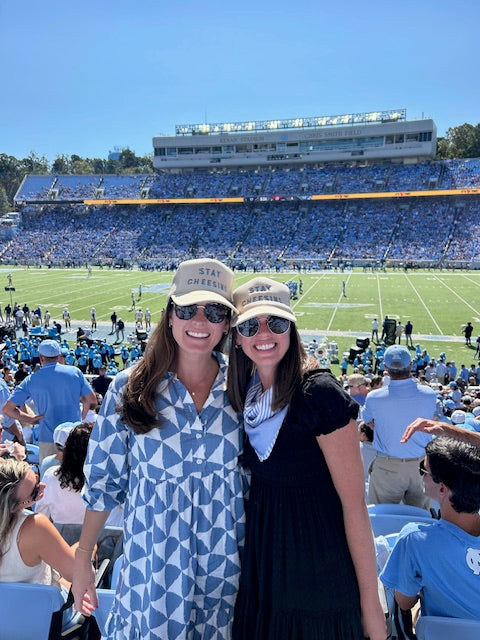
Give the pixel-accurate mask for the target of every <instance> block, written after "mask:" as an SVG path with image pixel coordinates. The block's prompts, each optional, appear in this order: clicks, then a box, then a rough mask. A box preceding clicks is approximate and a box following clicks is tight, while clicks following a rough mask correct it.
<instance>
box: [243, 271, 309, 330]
mask: <svg viewBox="0 0 480 640" xmlns="http://www.w3.org/2000/svg"><path fill="white" fill-rule="evenodd" d="M233 304H234V305H235V307H236V309H237V313H238V314H239V315H238V318H236V320H235V322H233V323H232V324H233V326H234V327H236V326H237V325H238V324H240V323H241V322H244V321H245V320H250V318H255V317H256V316H261V315H271V316H279V317H280V318H286V319H287V320H290V321H291V322H296V321H297V319H296V317H295V315H294V313H293V311H292V309H291V307H290V289H289V288H288V287H287V285H285V284H282V283H281V282H276V281H275V280H271V279H270V278H262V277H260V278H254V279H253V280H249V281H248V282H246V283H245V284H243V285H242V286H241V287H238V289H235V291H234V292H233Z"/></svg>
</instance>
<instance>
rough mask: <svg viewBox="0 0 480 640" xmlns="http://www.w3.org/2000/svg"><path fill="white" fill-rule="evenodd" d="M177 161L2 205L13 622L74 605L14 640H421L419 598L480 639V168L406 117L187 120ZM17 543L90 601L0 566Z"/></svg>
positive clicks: (72, 178)
mask: <svg viewBox="0 0 480 640" xmlns="http://www.w3.org/2000/svg"><path fill="white" fill-rule="evenodd" d="M152 158H153V171H152V172H150V173H144V174H140V173H132V174H121V173H119V174H112V175H110V174H104V173H101V174H67V173H65V174H60V173H58V174H54V173H51V174H45V175H41V174H38V173H27V174H26V175H25V176H24V177H23V178H22V180H21V184H20V186H19V187H18V189H17V190H16V193H15V195H14V198H13V203H14V206H13V211H10V212H8V213H6V214H5V215H4V216H3V217H2V218H1V219H0V284H1V283H2V282H3V291H2V297H1V298H0V339H1V340H2V343H1V357H2V364H3V379H2V380H0V383H1V384H0V393H3V396H2V406H3V409H2V412H3V414H4V415H3V416H2V421H3V426H2V431H3V430H5V431H6V432H7V431H8V433H9V434H10V433H12V434H13V433H15V434H16V435H15V438H16V440H15V442H13V441H11V442H10V441H8V442H9V444H10V445H11V446H10V448H9V449H6V447H7V445H6V444H5V442H7V440H5V439H4V442H3V443H2V444H0V447H2V449H1V450H0V453H1V455H2V457H8V458H12V459H13V458H15V459H16V461H14V460H12V461H10V460H9V461H7V462H6V463H2V465H3V466H2V465H0V483H1V486H0V493H2V496H3V495H7V493H8V492H10V493H9V494H8V500H9V501H10V502H9V504H10V503H11V504H13V505H14V511H12V514H13V515H11V516H9V517H10V521H9V523H8V524H7V525H5V523H3V524H1V523H0V525H1V526H0V533H1V534H2V535H1V536H0V538H2V537H4V538H5V539H7V537H8V539H9V540H12V541H13V540H17V542H16V545H15V544H10V546H9V547H8V548H6V545H4V543H3V542H0V590H1V594H2V595H1V596H0V603H1V606H3V609H2V611H3V612H4V613H3V615H2V625H3V620H5V619H6V618H7V617H8V616H7V615H6V612H5V606H6V605H5V603H7V604H8V603H11V608H12V610H17V611H18V610H19V607H20V606H21V602H22V600H21V596H22V594H20V593H19V592H18V593H17V591H18V587H25V590H24V595H23V597H24V598H25V601H26V600H27V599H28V601H29V602H30V601H31V602H32V603H35V605H36V604H37V599H36V598H37V594H33V592H32V593H30V592H29V591H26V589H27V588H30V587H39V590H41V589H43V588H45V589H46V588H47V586H48V588H49V589H53V592H54V593H55V594H56V596H57V600H58V599H60V600H59V602H56V604H54V605H51V604H49V605H48V606H46V605H45V606H43V605H42V606H39V607H38V608H35V609H34V614H32V621H33V622H32V624H33V625H34V629H35V630H34V631H32V630H31V629H30V630H29V631H28V633H27V635H22V636H19V635H8V636H5V635H2V634H3V630H4V627H3V626H1V625H0V640H3V639H4V638H5V640H7V637H8V640H10V639H13V640H15V638H17V639H18V640H20V639H24V638H33V637H38V638H41V640H44V639H45V640H46V639H47V638H48V639H49V640H53V639H54V638H55V639H56V638H60V637H67V636H66V635H64V633H63V632H62V631H61V629H62V625H63V629H64V632H67V631H69V632H71V633H70V635H68V637H69V638H72V639H74V640H79V639H80V638H83V639H84V640H100V637H108V638H114V637H115V638H117V639H118V640H120V638H122V639H124V640H127V638H146V639H147V640H160V639H166V640H193V639H194V638H205V640H207V639H209V640H214V639H215V640H231V638H232V637H233V638H234V639H235V640H292V639H293V638H296V639H298V640H306V639H307V638H308V639H312V640H314V639H318V640H320V638H322V640H325V639H327V640H354V639H355V640H356V639H357V638H361V637H364V636H369V637H372V638H375V640H384V639H385V637H386V635H385V633H386V629H387V630H388V637H389V638H390V637H391V638H397V639H400V638H406V637H409V638H412V637H413V636H411V635H408V634H407V635H403V627H404V626H406V627H407V628H408V627H409V626H410V627H411V626H412V614H411V609H412V608H415V607H417V608H418V607H419V604H418V602H417V600H418V593H420V596H421V600H422V603H421V604H422V613H425V612H427V613H428V612H430V611H431V612H433V614H436V616H437V617H438V616H439V615H448V616H452V619H453V618H461V619H462V620H461V621H460V622H462V623H464V625H465V626H464V627H462V629H463V628H465V629H466V630H467V631H466V635H464V636H462V639H464V640H467V639H468V640H472V639H473V638H477V637H478V633H479V625H480V622H479V621H478V602H477V600H478V598H476V596H475V594H478V577H479V573H480V570H479V557H480V551H479V549H478V535H479V533H480V524H479V522H480V521H479V516H478V512H479V507H480V497H479V496H480V491H479V490H478V465H479V463H478V443H479V438H480V433H478V432H480V296H479V288H480V232H479V221H480V159H479V158H461V159H460V158H459V159H449V160H439V159H437V128H436V125H435V122H434V121H433V120H432V119H430V118H425V119H424V118H422V119H416V120H409V119H408V118H407V111H406V109H404V108H400V109H390V110H379V111H372V112H364V113H343V114H337V115H328V116H315V117H297V118H292V119H283V120H282V119H276V120H250V121H242V122H214V123H209V124H206V123H203V124H179V125H177V126H176V127H175V133H174V135H161V136H154V137H153V138H152ZM218 261H221V263H223V264H220V262H218ZM227 267H228V268H227ZM205 273H207V274H209V275H208V278H207V277H203V276H201V275H199V274H205ZM232 273H233V275H232ZM212 274H213V275H212ZM253 278H258V280H255V281H252V279H253ZM200 285H201V286H200ZM285 285H286V286H285ZM233 289H236V291H235V292H233V291H232V290H233ZM265 292H266V293H265ZM200 310H201V311H200ZM295 320H296V322H297V327H298V329H299V333H297V331H296V330H295V324H294V321H295ZM301 343H303V346H304V348H305V351H304V350H303V349H302V345H301ZM218 345H220V346H222V347H226V348H229V359H228V361H227V359H226V358H225V357H224V355H223V354H222V353H220V351H221V349H219V348H218ZM305 352H306V353H305ZM306 354H308V356H307V355H306ZM65 365H70V366H65ZM227 366H228V372H227ZM332 374H333V375H332ZM90 384H91V385H92V386H91V387H90ZM36 385H37V386H36ZM383 401H385V402H383ZM382 402H383V405H382V404H381V403H382ZM242 415H243V419H242ZM59 416H62V417H61V418H60V417H59ZM81 421H84V422H81ZM412 424H413V425H414V426H413V427H412V426H408V425H412ZM15 429H16V431H15ZM22 429H23V431H22ZM406 429H407V430H408V432H406V431H405V430H406ZM423 431H427V433H423ZM1 433H2V432H0V435H1ZM431 434H435V435H445V434H447V435H453V436H454V437H451V438H437V439H433V438H432V437H431ZM459 434H460V435H459ZM359 439H360V441H361V445H360V447H359ZM0 441H1V440H0ZM452 443H453V444H452ZM317 445H319V446H317ZM15 447H16V448H15ZM23 447H25V449H23ZM82 447H83V454H82V455H80V452H81V450H82ZM72 451H73V453H72ZM69 452H70V453H69ZM360 453H361V455H360ZM69 455H70V456H72V458H69ZM442 456H443V457H444V458H445V459H446V461H445V460H443V462H442ZM455 456H457V458H455ZM462 456H463V457H462ZM73 458H75V460H76V463H77V466H78V468H77V470H76V472H75V473H73V471H69V473H70V476H68V475H67V471H66V469H67V468H68V465H71V466H72V467H73V466H74V465H73V462H72V459H73ZM25 459H27V461H28V463H30V464H33V465H36V466H35V467H31V466H30V467H29V466H28V464H25V462H23V460H25ZM439 460H440V462H439ZM458 460H460V462H459V461H458ZM16 463H20V464H24V467H18V465H17V467H15V464H16ZM84 463H85V464H84ZM449 464H450V465H451V466H450V468H449V467H448V465H449ZM8 465H10V466H8ZM435 465H438V466H437V467H436V466H435ZM442 465H443V466H442ZM48 466H51V468H48ZM10 467H11V468H12V469H13V471H11V475H13V472H14V471H15V469H17V472H18V473H19V476H18V477H17V478H16V479H14V481H11V480H10V478H7V472H6V471H5V472H4V471H3V469H7V471H8V470H10ZM445 469H447V470H445ZM451 469H453V472H452V471H451ZM34 470H35V471H34ZM245 470H247V473H246V472H245ZM36 472H38V476H37V474H36ZM442 474H444V475H442ZM72 476H73V480H71V477H72ZM247 476H248V477H247ZM65 478H67V480H65ZM69 478H70V479H69ZM465 478H466V479H465ZM472 478H473V480H472ZM17 485H18V488H17V489H15V491H16V493H13V492H12V491H13V490H12V486H13V487H14V488H15V487H16V486H17ZM471 486H472V487H473V488H472V489H471V491H470V489H469V488H470V487H471ZM451 487H453V488H451ZM465 487H467V488H465ZM475 487H476V488H475ZM55 492H56V493H55ZM66 492H67V493H66ZM81 492H82V495H80V493H81ZM73 494H74V495H73ZM246 496H248V500H247V508H246V514H247V515H246V518H245V517H244V516H245V506H244V498H245V497H246ZM365 497H367V502H368V503H369V504H368V507H367V504H366V500H365ZM2 499H3V497H2ZM33 505H36V506H35V507H34V508H35V509H36V511H37V513H35V514H32V513H31V512H30V511H27V509H31V508H33ZM23 507H25V510H24V509H23ZM74 507H75V508H74ZM12 509H13V507H12ZM62 509H63V511H62ZM4 511H5V512H7V509H6V508H5V509H4ZM42 514H43V516H46V517H45V518H44V520H40V522H43V530H42V532H40V533H36V536H37V538H35V541H36V540H41V544H40V543H38V544H37V543H36V542H35V543H34V542H32V540H33V536H32V535H31V536H30V537H31V539H28V538H27V536H28V535H30V533H28V531H29V530H27V533H22V536H23V537H20V534H19V533H18V531H20V530H21V527H23V526H24V525H23V524H22V523H23V522H24V521H25V522H26V521H27V519H28V518H30V520H28V522H30V523H32V522H37V523H38V521H39V517H38V516H40V518H41V517H42ZM79 514H80V515H79ZM85 514H86V515H85ZM112 517H113V518H114V519H113V521H112V520H111V518H112ZM47 518H48V520H47ZM107 518H108V519H107ZM3 520H5V518H3ZM13 521H15V524H14V527H15V528H13V526H12V522H13ZM82 523H83V528H82ZM445 523H446V525H445ZM404 525H408V526H409V527H410V528H409V529H408V531H403V530H402V528H403V527H404ZM32 526H33V525H31V527H32ZM49 527H50V528H49ZM452 528H454V531H453V532H452V531H451V529H452ZM401 530H402V532H401ZM12 532H13V533H12ZM372 532H373V534H374V535H373V537H372ZM400 532H401V533H400ZM14 534H15V536H18V537H16V538H14ZM61 536H63V540H62V537H61ZM429 536H430V538H429ZM373 538H374V539H373ZM427 538H429V539H428V542H429V544H426V543H425V540H426V539H427ZM430 539H433V541H432V542H430ZM45 540H48V541H49V544H48V545H46V543H45ZM245 540H246V542H245V546H243V545H244V541H245ZM20 541H21V542H22V544H23V545H24V547H22V549H23V552H22V549H21V548H20V547H21V545H20ZM405 541H406V542H405ZM67 542H68V544H69V545H70V544H72V545H76V544H77V543H78V546H76V548H74V547H70V546H68V548H66V543H67ZM409 545H411V546H412V548H413V547H414V545H418V547H419V549H420V551H419V552H415V553H416V555H415V566H414V562H413V561H412V560H409V559H408V558H407V555H408V553H413V552H412V550H411V549H410V546H409ZM47 546H48V552H46V553H45V551H44V549H45V548H46V547H47ZM17 547H18V554H17V555H20V557H21V559H22V562H23V557H24V555H26V552H25V549H28V552H29V553H30V554H31V555H29V556H26V557H28V559H29V563H28V562H26V561H25V562H24V564H25V566H26V570H25V575H27V578H28V579H27V578H25V579H24V580H23V582H25V583H28V582H30V583H33V582H39V581H38V580H37V579H36V577H35V576H34V578H35V579H34V578H32V579H30V577H31V576H30V574H29V573H28V571H29V570H30V569H31V567H32V566H33V565H34V564H35V562H37V561H38V562H40V561H41V566H42V567H43V565H45V566H46V567H47V568H48V570H50V567H54V568H57V567H58V568H59V569H60V568H62V567H63V568H66V571H65V572H64V573H63V574H62V575H64V576H66V577H67V579H68V580H69V581H70V582H73V587H72V588H73V594H74V595H75V606H76V609H78V610H80V611H81V612H82V613H83V614H87V616H86V617H84V616H83V615H80V613H78V614H75V616H73V613H74V612H73V610H71V608H70V607H71V605H72V601H73V600H72V597H70V598H69V599H68V600H67V601H66V604H64V605H63V597H62V596H61V595H60V592H59V591H58V589H56V587H54V586H52V585H53V582H52V581H51V580H50V577H49V578H48V580H47V579H45V580H44V581H43V582H42V584H22V585H18V584H17V582H20V580H19V579H18V571H17V569H18V565H19V564H20V563H19V562H18V559H17V564H16V565H15V564H14V565H12V566H13V569H12V571H11V572H10V573H3V574H2V570H4V567H5V566H6V565H7V562H5V559H7V561H9V558H10V557H11V555H12V554H11V550H12V549H13V550H14V551H15V550H16V549H17ZM37 547H38V548H39V549H40V551H38V552H37V551H36V548H37ZM32 548H33V550H32ZM432 549H433V550H432ZM445 549H448V550H449V552H451V554H452V558H453V559H452V560H451V561H450V560H448V559H446V555H447V554H445ZM54 550H55V553H54ZM440 550H441V552H440ZM437 551H438V553H437ZM22 553H23V555H22ZM401 554H403V555H401ZM54 555H55V556H57V555H58V557H59V558H60V560H57V557H55V558H54V557H53V556H54ZM417 556H418V557H417ZM92 558H93V559H94V562H97V565H100V569H99V570H98V572H97V575H96V577H95V580H96V582H95V587H96V586H98V585H100V587H102V588H99V589H98V591H97V593H98V602H99V606H98V608H96V606H95V605H96V601H95V587H94V586H93V572H92ZM104 558H105V559H106V560H107V561H106V562H105V563H102V560H103V559H104ZM432 558H433V560H432ZM240 559H241V562H240ZM442 560H445V562H444V565H445V567H443V565H442V567H441V569H438V565H440V564H441V563H442ZM109 563H110V564H109ZM422 563H423V564H422ZM417 564H418V566H420V565H421V566H420V568H417ZM107 565H109V566H110V568H109V570H108V572H107V573H106V574H105V577H104V576H103V573H102V571H103V570H105V567H106V566H107ZM424 565H426V566H424ZM74 566H75V573H73V567H74ZM409 569H411V573H412V575H414V577H415V580H416V581H414V579H413V577H411V578H409V579H410V582H409V583H406V582H405V580H406V578H405V580H404V582H403V583H402V581H401V578H402V576H406V575H407V572H408V570H409ZM422 571H423V572H424V573H426V574H428V575H427V580H426V581H424V582H422V581H421V580H420V578H418V576H419V575H420V574H422ZM430 574H432V575H433V576H434V577H431V575H430ZM5 575H6V576H7V578H6V579H4V576H5ZM22 576H23V574H22ZM398 576H400V577H398ZM421 577H422V579H423V575H422V576H421ZM428 580H430V581H431V582H434V585H435V588H434V589H432V591H433V593H431V592H430V591H429V589H430V583H429V581H428ZM382 582H383V584H382ZM452 583H455V585H457V584H460V583H462V584H463V583H465V585H467V587H465V586H463V587H461V588H459V589H453V590H452V588H451V584H452ZM13 584H15V589H14V588H13V586H12V585H13ZM412 584H413V586H411V585H412ZM383 585H385V587H384V586H383ZM404 585H405V586H404ZM439 585H440V586H439ZM115 589H116V592H115ZM39 590H37V591H38V592H39ZM257 591H258V593H257ZM410 591H412V594H413V595H410V596H409V595H406V594H408V593H410ZM394 592H395V598H396V602H397V603H398V605H394ZM404 592H405V594H404ZM444 592H445V593H444ZM460 592H463V595H460V596H459V593H460ZM65 593H66V592H65ZM472 593H473V594H474V595H473V597H472ZM70 594H72V591H70ZM85 594H87V597H86V598H85ZM377 594H378V597H377ZM439 594H440V595H439ZM50 595H51V594H50ZM79 600H80V604H79ZM424 601H425V602H427V603H428V606H429V607H430V609H425V611H423V608H424V607H426V606H427V605H426V604H425V602H424ZM472 602H473V604H472ZM19 603H20V604H19ZM431 603H433V604H431ZM61 605H63V607H62V609H61V610H60V611H58V612H57V609H59V607H60V606H61ZM8 606H10V605H8ZM112 607H113V608H112ZM435 607H437V608H435ZM63 609H66V610H67V611H70V613H71V614H72V616H71V617H70V618H69V619H68V620H67V621H66V619H65V618H64V619H63V621H62V613H61V611H62V610H63ZM439 612H440V613H439ZM91 613H93V616H94V617H93V618H90V617H89V614H91ZM433 614H432V615H433ZM413 617H415V613H413ZM429 618H430V616H429V615H421V617H420V622H419V624H418V625H417V632H418V638H419V639H420V640H422V639H423V640H425V638H427V637H439V636H436V635H435V634H434V635H433V636H428V635H421V633H422V629H423V628H426V629H427V630H428V629H429V624H430V623H431V622H430V623H429ZM439 619H440V620H441V621H442V620H443V618H439ZM93 620H96V622H93ZM77 623H78V626H75V625H77ZM385 623H386V624H385ZM436 623H437V624H441V625H443V622H440V623H439V622H438V619H437V620H436ZM433 624H435V622H434V623H433ZM41 625H43V627H44V628H42V629H43V630H42V631H41V632H40V631H39V629H40V627H41ZM362 625H363V626H362ZM26 627H28V625H26ZM54 627H55V629H54ZM441 628H443V626H442V627H441ZM447 628H448V627H447ZM452 628H454V630H453V631H452V634H451V635H452V637H455V638H456V637H460V635H457V632H458V630H459V629H460V627H458V628H457V627H454V626H453V627H452ZM80 629H82V631H80ZM232 629H233V631H232ZM9 633H10V632H9ZM29 633H30V635H28V634H29ZM35 633H37V634H38V635H35ZM101 633H102V636H101ZM391 633H393V635H391ZM32 634H33V635H32ZM469 634H470V635H469ZM472 634H473V635H472ZM442 637H446V636H442Z"/></svg>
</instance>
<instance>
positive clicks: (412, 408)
mask: <svg viewBox="0 0 480 640" xmlns="http://www.w3.org/2000/svg"><path fill="white" fill-rule="evenodd" d="M436 401H437V396H436V394H435V391H433V389H431V388H430V387H427V386H425V385H420V384H417V383H416V382H415V380H414V379H413V378H407V379H405V380H390V383H389V384H388V386H387V387H382V388H381V389H375V390H374V391H371V392H370V393H369V394H368V395H367V397H366V400H365V405H364V407H363V409H362V419H363V420H365V422H372V421H374V423H375V424H374V429H373V447H374V449H375V450H376V451H377V452H378V453H380V454H382V455H386V456H394V457H396V458H419V457H420V456H422V455H424V454H425V446H426V445H427V443H428V442H430V440H431V439H432V436H430V435H428V434H426V433H421V432H417V433H415V434H414V435H413V436H412V438H410V440H409V441H408V442H406V443H405V444H401V443H400V438H401V437H402V435H403V433H404V431H405V429H406V427H407V426H408V425H409V424H410V423H411V422H413V421H414V420H415V419H416V418H428V419H432V418H433V416H434V415H435V410H436Z"/></svg>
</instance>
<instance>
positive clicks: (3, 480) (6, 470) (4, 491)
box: [0, 458, 30, 562]
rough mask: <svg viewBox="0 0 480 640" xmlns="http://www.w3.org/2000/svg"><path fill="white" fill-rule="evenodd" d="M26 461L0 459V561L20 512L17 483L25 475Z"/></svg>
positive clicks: (26, 470) (26, 469) (27, 468)
mask: <svg viewBox="0 0 480 640" xmlns="http://www.w3.org/2000/svg"><path fill="white" fill-rule="evenodd" d="M29 469H30V465H29V464H28V463H27V462H19V461H18V460H14V459H13V458H12V459H6V460H0V562H1V561H2V558H3V556H4V555H5V553H6V549H5V543H6V541H7V539H8V536H9V534H10V532H11V531H12V529H13V527H14V525H15V522H16V521H17V518H18V516H19V514H20V511H21V510H20V509H19V508H18V497H17V491H18V485H19V484H20V482H21V481H22V480H23V479H24V478H25V476H26V475H27V472H28V470H29Z"/></svg>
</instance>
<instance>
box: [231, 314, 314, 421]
mask: <svg viewBox="0 0 480 640" xmlns="http://www.w3.org/2000/svg"><path fill="white" fill-rule="evenodd" d="M236 335H237V331H236V329H233V331H232V341H231V345H230V355H229V366H228V380H227V395H228V399H229V400H230V404H231V405H232V407H233V409H234V410H235V411H237V412H239V413H240V412H242V411H243V407H244V405H245V397H246V395H247V388H248V385H249V382H250V380H251V379H252V377H253V374H254V371H255V365H254V363H253V362H252V361H251V360H250V358H249V357H248V356H246V355H245V353H244V352H243V349H241V348H238V347H239V345H236ZM307 362H308V360H307V354H306V352H305V349H304V347H303V344H302V341H301V339H300V334H299V333H298V330H297V327H296V325H295V324H294V323H293V322H292V323H290V344H289V346H288V350H287V352H286V354H285V355H284V356H283V358H282V360H281V361H280V362H279V363H278V367H277V371H276V375H275V384H274V389H273V400H272V409H273V410H274V411H276V410H277V409H281V408H283V407H285V406H286V405H288V404H289V403H290V401H291V399H292V397H293V393H294V391H295V388H296V386H297V384H298V383H299V382H300V380H301V378H302V375H303V372H304V371H305V369H306V368H307Z"/></svg>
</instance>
